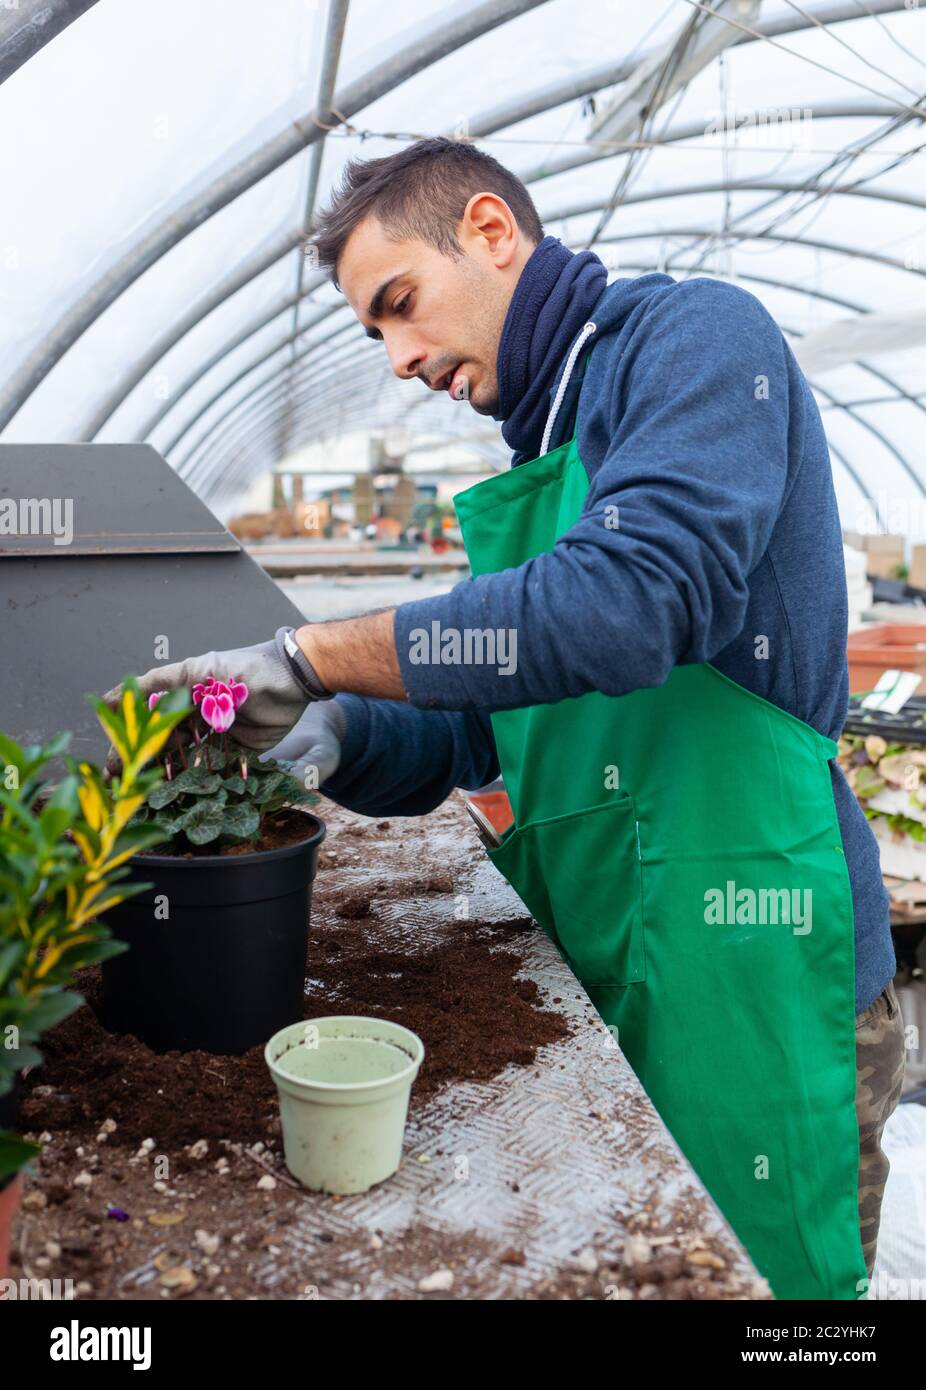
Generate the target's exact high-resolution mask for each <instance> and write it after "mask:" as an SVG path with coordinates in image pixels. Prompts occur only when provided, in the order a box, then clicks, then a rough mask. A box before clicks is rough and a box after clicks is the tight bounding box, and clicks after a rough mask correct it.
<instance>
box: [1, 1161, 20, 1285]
mask: <svg viewBox="0 0 926 1390" xmlns="http://www.w3.org/2000/svg"><path fill="white" fill-rule="evenodd" d="M22 1193H23V1180H22V1178H21V1177H20V1175H19V1174H18V1173H17V1175H16V1177H15V1178H14V1179H13V1181H12V1182H9V1183H7V1185H6V1187H0V1279H5V1278H6V1276H7V1271H8V1270H9V1267H10V1230H11V1228H12V1225H13V1220H14V1218H15V1216H16V1213H17V1211H18V1210H19V1201H20V1198H21V1197H22Z"/></svg>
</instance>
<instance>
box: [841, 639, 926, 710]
mask: <svg viewBox="0 0 926 1390" xmlns="http://www.w3.org/2000/svg"><path fill="white" fill-rule="evenodd" d="M847 651H848V657H849V690H850V692H851V693H852V694H853V695H854V694H857V693H858V692H859V691H862V690H873V689H874V688H875V686H876V685H877V684H878V681H879V679H880V677H881V675H882V673H883V672H884V671H915V672H916V673H917V675H921V676H926V623H873V624H872V625H871V626H870V627H863V628H859V629H858V630H857V631H856V632H853V633H850V635H849V644H848V648H847Z"/></svg>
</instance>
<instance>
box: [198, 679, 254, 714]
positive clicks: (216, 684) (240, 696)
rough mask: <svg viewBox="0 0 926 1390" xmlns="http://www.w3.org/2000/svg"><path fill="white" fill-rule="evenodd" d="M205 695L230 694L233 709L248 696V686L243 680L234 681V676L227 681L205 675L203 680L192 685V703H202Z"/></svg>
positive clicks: (241, 703)
mask: <svg viewBox="0 0 926 1390" xmlns="http://www.w3.org/2000/svg"><path fill="white" fill-rule="evenodd" d="M207 695H230V696H231V697H232V700H233V702H234V706H235V709H238V707H239V706H240V705H243V704H244V702H245V700H246V699H247V698H248V688H247V686H246V685H245V683H244V681H236V680H235V678H234V676H232V677H230V678H229V679H228V680H227V681H220V680H216V678H215V676H207V678H206V680H205V681H199V682H198V683H197V684H196V685H194V686H193V704H194V705H200V704H202V702H203V700H204V699H205V698H206V696H207Z"/></svg>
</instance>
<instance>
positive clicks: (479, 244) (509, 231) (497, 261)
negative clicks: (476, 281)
mask: <svg viewBox="0 0 926 1390" xmlns="http://www.w3.org/2000/svg"><path fill="white" fill-rule="evenodd" d="M460 241H461V244H462V245H463V247H464V249H465V250H466V249H472V250H476V249H478V250H479V251H480V253H481V254H482V255H483V256H485V255H486V254H488V256H489V258H490V259H491V261H492V262H493V264H494V265H496V266H497V267H498V268H499V270H505V269H507V267H508V266H510V265H511V263H512V262H513V260H514V258H515V256H516V255H517V251H518V246H519V245H520V244H521V241H522V238H521V233H520V230H519V228H518V224H517V220H516V218H515V215H514V213H513V212H512V211H511V208H510V207H509V206H508V204H507V203H506V202H505V200H504V198H500V197H499V196H498V194H497V193H474V194H473V196H472V197H471V198H470V200H469V202H468V203H467V204H466V207H465V208H464V210H463V217H462V220H461V224H460ZM467 242H469V243H470V246H469V247H467Z"/></svg>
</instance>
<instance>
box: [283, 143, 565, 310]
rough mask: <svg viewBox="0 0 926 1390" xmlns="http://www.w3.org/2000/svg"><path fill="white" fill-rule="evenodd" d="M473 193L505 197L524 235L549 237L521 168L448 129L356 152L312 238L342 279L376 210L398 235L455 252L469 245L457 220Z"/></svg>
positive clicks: (445, 252)
mask: <svg viewBox="0 0 926 1390" xmlns="http://www.w3.org/2000/svg"><path fill="white" fill-rule="evenodd" d="M474 193H495V194H497V195H498V197H500V198H504V200H505V202H506V203H507V204H508V206H509V207H510V208H511V211H512V212H513V213H514V215H515V218H516V220H517V223H518V226H519V228H520V229H521V231H522V232H523V233H524V235H525V236H526V237H527V238H528V239H529V240H530V241H532V242H533V243H534V244H535V245H536V244H537V243H538V242H540V241H542V240H543V226H542V224H541V221H540V218H539V217H538V215H537V209H536V208H535V207H534V202H533V199H532V198H531V195H530V194H529V193H528V191H527V189H526V188H525V187H524V184H523V183H522V182H521V180H520V179H519V178H518V177H517V175H516V174H512V172H511V170H510V169H506V168H505V167H504V165H503V164H499V162H498V160H497V159H493V158H492V156H491V155H490V154H484V153H483V151H482V150H480V149H477V148H476V146H475V145H473V144H471V143H470V142H469V141H468V140H450V139H447V138H445V137H442V136H441V137H438V138H435V139H431V140H417V141H416V142H415V143H414V144H413V145H409V146H408V148H407V149H404V150H400V151H399V152H398V154H391V155H387V156H386V157H385V158H383V159H366V160H363V159H352V160H351V161H350V162H349V164H348V165H347V167H346V169H345V170H344V174H343V176H342V179H341V183H340V185H339V187H338V188H337V190H336V191H335V194H334V196H333V198H332V200H331V203H330V204H329V205H328V207H327V208H326V209H325V210H324V212H322V213H321V214H320V215H319V218H318V221H317V223H316V226H315V229H314V231H313V232H312V234H311V237H310V239H309V245H310V246H314V247H315V251H316V254H317V257H318V263H319V265H320V266H322V267H324V268H325V269H329V270H331V271H332V279H333V280H334V282H335V284H337V265H338V261H339V259H340V256H341V252H342V251H343V250H344V246H345V244H346V242H347V239H348V237H349V236H350V234H351V232H353V231H354V229H355V228H356V227H357V226H358V225H359V224H360V223H361V222H362V221H363V220H364V218H366V217H369V216H370V215H371V214H372V215H373V216H375V217H376V218H377V219H378V221H379V222H381V223H382V225H383V227H384V229H385V231H386V234H387V235H388V236H390V237H392V238H394V239H395V240H396V241H405V240H407V239H412V238H417V239H418V240H419V241H426V242H428V243H429V244H430V245H431V246H434V247H436V248H437V250H438V251H440V252H441V254H442V255H444V256H450V257H452V258H454V259H456V258H458V257H459V256H461V255H462V252H463V248H462V247H461V246H460V243H459V242H458V241H457V227H458V226H459V224H460V222H461V221H462V218H463V213H464V212H465V211H466V204H467V203H468V202H469V200H470V198H471V197H472V196H473V194H474Z"/></svg>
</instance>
